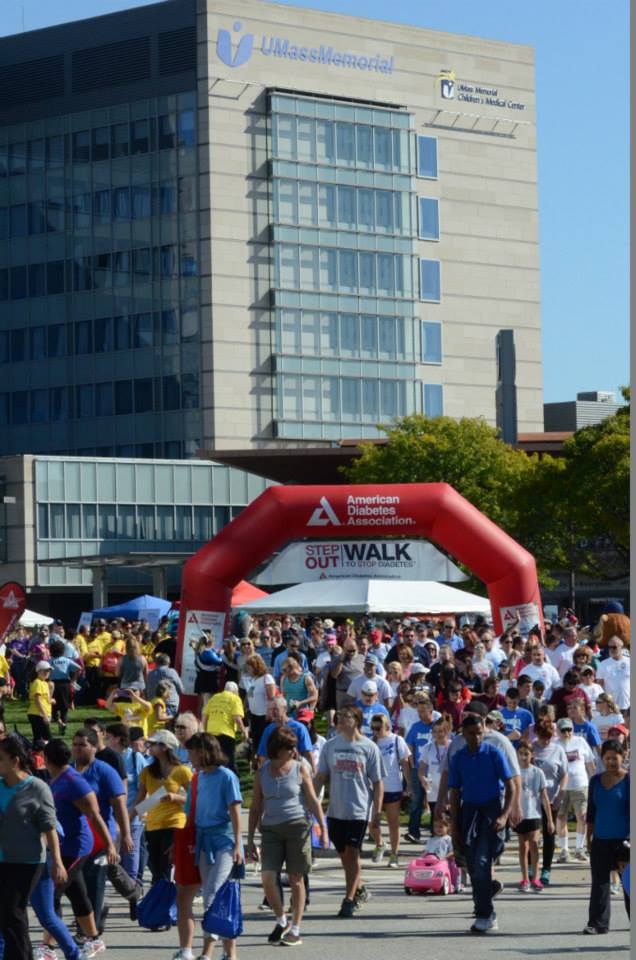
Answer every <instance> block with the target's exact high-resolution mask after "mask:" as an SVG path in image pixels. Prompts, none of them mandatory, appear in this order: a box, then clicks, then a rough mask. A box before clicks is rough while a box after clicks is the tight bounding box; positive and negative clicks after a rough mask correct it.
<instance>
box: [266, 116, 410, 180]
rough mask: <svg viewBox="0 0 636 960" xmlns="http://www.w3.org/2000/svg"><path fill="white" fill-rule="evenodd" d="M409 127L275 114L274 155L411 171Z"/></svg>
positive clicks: (365, 168)
mask: <svg viewBox="0 0 636 960" xmlns="http://www.w3.org/2000/svg"><path fill="white" fill-rule="evenodd" d="M412 142H413V141H412V135H411V134H410V132H409V131H408V130H400V129H391V128H390V127H384V126H382V127H380V126H372V125H371V124H361V123H346V122H344V121H332V120H322V119H318V118H315V119H314V118H312V117H296V116H290V115H288V114H284V113H280V114H274V115H273V117H272V151H273V152H272V155H273V157H275V158H276V159H280V160H298V161H300V162H301V163H319V164H328V165H330V166H334V165H338V166H345V167H357V168H361V169H363V170H384V171H395V172H397V173H411V172H413V170H414V166H415V165H414V163H413V159H412V155H411V144H412Z"/></svg>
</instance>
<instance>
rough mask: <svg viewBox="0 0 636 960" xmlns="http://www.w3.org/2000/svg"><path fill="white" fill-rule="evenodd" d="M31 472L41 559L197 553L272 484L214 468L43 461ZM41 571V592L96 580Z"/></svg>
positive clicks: (61, 570)
mask: <svg viewBox="0 0 636 960" xmlns="http://www.w3.org/2000/svg"><path fill="white" fill-rule="evenodd" d="M34 469H35V513H36V560H48V559H54V558H64V557H77V556H82V555H86V556H88V555H93V554H97V553H128V552H151V551H159V552H163V553H171V552H172V553H186V552H188V553H189V552H192V553H194V552H195V551H196V550H197V549H198V548H199V547H200V546H202V545H203V544H204V543H206V542H207V541H208V540H210V538H211V537H213V536H214V535H215V534H217V533H218V532H219V530H221V529H222V528H223V527H224V526H225V525H226V524H227V523H229V522H230V520H232V519H233V518H234V517H235V516H237V515H238V514H239V513H240V511H241V510H242V509H243V507H245V506H247V504H248V503H250V502H251V501H252V500H253V499H254V498H255V497H257V496H258V495H259V494H260V493H262V492H263V490H264V489H265V488H266V487H267V486H268V485H269V483H268V481H265V480H263V479H261V478H260V477H256V476H254V475H252V474H248V473H244V472H242V471H239V470H233V469H232V468H230V467H225V466H222V465H220V464H214V463H170V462H155V463H144V462H139V461H133V460H130V461H118V462H114V461H110V462H109V461H99V460H88V459H85V460H72V459H68V460H64V459H63V458H60V459H47V458H38V459H37V460H36V462H35V467H34ZM37 569H38V573H37V585H38V586H89V585H90V584H91V582H92V574H91V572H90V570H77V569H75V568H71V567H64V566H62V565H60V566H55V567H48V566H38V568H37ZM177 574H180V568H178V567H177V568H176V569H175V575H177ZM135 576H136V575H135V573H134V572H133V571H131V570H127V571H121V572H119V571H116V570H115V569H113V568H109V569H108V574H107V577H108V581H109V582H112V583H117V582H122V580H123V579H125V580H126V581H127V582H129V581H131V580H134V579H135ZM137 576H139V575H137ZM145 576H146V579H148V573H146V574H145Z"/></svg>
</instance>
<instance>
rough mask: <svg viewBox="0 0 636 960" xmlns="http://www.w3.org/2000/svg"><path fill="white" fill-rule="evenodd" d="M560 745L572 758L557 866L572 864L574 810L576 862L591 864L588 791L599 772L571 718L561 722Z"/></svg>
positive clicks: (559, 820) (560, 817)
mask: <svg viewBox="0 0 636 960" xmlns="http://www.w3.org/2000/svg"><path fill="white" fill-rule="evenodd" d="M557 731H558V734H559V742H560V744H561V746H562V747H563V749H564V750H565V753H566V755H567V758H568V782H567V786H566V789H565V790H564V791H563V794H562V797H561V805H560V807H559V812H558V815H557V843H558V845H559V855H558V857H557V863H568V862H569V859H570V854H569V850H568V839H569V838H568V814H569V812H570V809H571V808H574V813H575V815H576V849H575V851H574V859H575V860H579V861H580V862H581V863H587V861H588V856H587V854H586V852H585V817H586V814H587V788H588V783H589V779H590V777H591V776H592V774H593V773H594V772H595V770H596V761H595V759H594V754H593V753H592V750H591V749H590V747H589V746H588V744H587V741H586V740H585V738H584V737H581V736H579V735H578V734H575V733H574V724H573V722H572V720H571V719H570V718H569V717H561V719H560V720H557Z"/></svg>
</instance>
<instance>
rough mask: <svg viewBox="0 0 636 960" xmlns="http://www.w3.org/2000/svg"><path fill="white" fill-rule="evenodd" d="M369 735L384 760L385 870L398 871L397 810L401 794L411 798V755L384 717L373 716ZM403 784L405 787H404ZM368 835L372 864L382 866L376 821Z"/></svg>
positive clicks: (398, 819) (382, 854)
mask: <svg viewBox="0 0 636 960" xmlns="http://www.w3.org/2000/svg"><path fill="white" fill-rule="evenodd" d="M371 733H372V737H373V741H374V743H376V744H377V747H378V750H379V751H380V754H381V756H382V759H383V760H384V769H385V770H386V774H385V776H384V777H383V778H382V779H383V783H384V799H383V801H382V809H383V810H384V812H385V814H386V821H387V824H388V827H389V844H390V846H391V853H390V854H389V862H388V866H389V867H391V869H394V870H397V868H398V867H399V865H400V861H399V852H400V806H401V802H402V793H403V792H404V793H406V794H407V795H409V794H410V786H409V784H410V782H411V751H410V750H409V748H408V746H407V744H406V741H405V740H404V739H403V738H402V737H401V736H399V734H397V733H392V732H391V724H390V721H389V718H388V717H386V716H384V715H383V714H374V715H373V716H372V717H371ZM403 784H406V787H404V786H403ZM369 833H370V834H371V836H372V837H373V841H374V843H375V850H374V851H373V853H372V855H371V860H372V862H373V863H381V862H382V858H383V857H384V848H385V843H384V840H383V839H382V828H381V826H380V821H379V820H378V821H377V822H374V823H372V824H371V825H370V827H369Z"/></svg>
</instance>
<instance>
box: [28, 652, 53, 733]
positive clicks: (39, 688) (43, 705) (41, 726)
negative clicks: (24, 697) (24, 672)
mask: <svg viewBox="0 0 636 960" xmlns="http://www.w3.org/2000/svg"><path fill="white" fill-rule="evenodd" d="M50 675H51V664H50V663H49V662H48V661H47V660H39V661H38V662H37V663H36V665H35V679H34V680H32V681H31V683H30V684H29V706H28V707H27V716H28V718H29V723H30V724H31V730H32V733H33V739H34V740H46V741H48V740H50V739H51V714H52V713H53V701H52V699H51V694H52V690H53V684H52V683H50V682H49V677H50Z"/></svg>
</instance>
